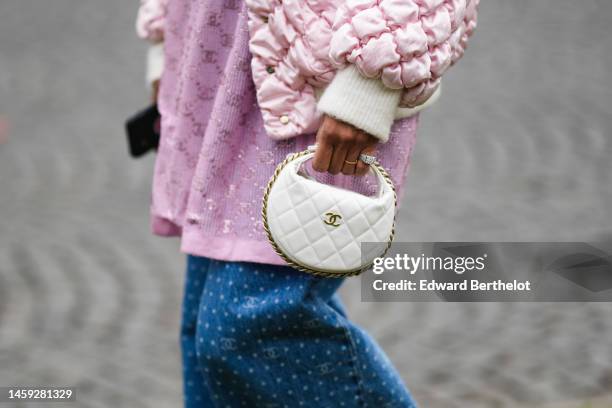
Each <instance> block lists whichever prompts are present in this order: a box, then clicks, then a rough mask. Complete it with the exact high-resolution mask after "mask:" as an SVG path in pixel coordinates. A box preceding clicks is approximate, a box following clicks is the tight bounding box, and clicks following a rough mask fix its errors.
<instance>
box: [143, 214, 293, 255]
mask: <svg viewBox="0 0 612 408" xmlns="http://www.w3.org/2000/svg"><path fill="white" fill-rule="evenodd" d="M151 226H152V231H153V233H154V234H155V235H158V236H163V237H180V238H181V252H183V253H186V254H189V255H194V256H201V257H205V258H210V259H216V260H220V261H227V262H255V263H261V264H267V265H279V266H287V262H285V261H284V260H283V259H282V258H281V257H280V256H279V255H278V254H277V253H276V252H274V249H273V248H272V246H271V245H270V243H269V242H268V241H267V240H265V241H264V240H254V239H239V238H236V237H218V236H207V235H205V234H203V233H202V231H201V230H200V227H199V226H197V225H194V226H193V227H190V226H189V225H187V226H186V227H184V228H181V227H179V226H178V225H176V224H175V223H174V222H172V221H170V220H168V219H166V218H163V217H160V216H157V215H152V220H151Z"/></svg>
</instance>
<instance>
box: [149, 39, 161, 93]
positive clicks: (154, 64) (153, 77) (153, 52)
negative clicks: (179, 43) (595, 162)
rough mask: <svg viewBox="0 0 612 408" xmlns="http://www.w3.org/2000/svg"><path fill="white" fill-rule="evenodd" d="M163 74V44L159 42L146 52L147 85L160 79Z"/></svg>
mask: <svg viewBox="0 0 612 408" xmlns="http://www.w3.org/2000/svg"><path fill="white" fill-rule="evenodd" d="M163 72H164V43H163V42H160V43H157V44H153V45H151V46H150V47H149V51H148V52H147V77H146V80H147V85H149V86H151V85H152V84H153V82H155V81H157V80H158V79H160V78H161V76H162V73H163Z"/></svg>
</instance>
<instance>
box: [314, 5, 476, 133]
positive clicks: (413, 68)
mask: <svg viewBox="0 0 612 408" xmlns="http://www.w3.org/2000/svg"><path fill="white" fill-rule="evenodd" d="M479 2H480V0H343V2H342V3H341V4H340V6H339V7H338V9H337V11H336V15H335V18H334V23H333V26H332V30H333V32H332V38H331V43H330V51H329V59H330V61H331V63H332V65H334V66H335V67H336V68H338V70H339V72H338V75H336V77H335V78H334V80H333V81H332V83H331V84H330V85H329V87H328V88H327V89H326V91H325V93H324V94H323V96H322V98H321V100H320V101H319V105H318V107H319V109H320V110H321V111H322V112H324V113H327V114H329V115H331V116H334V117H337V118H339V119H341V120H344V121H345V122H348V123H351V124H353V125H355V126H357V127H359V128H361V129H363V130H366V131H367V132H369V133H370V134H372V135H374V136H376V137H378V138H379V139H381V140H382V141H386V140H387V137H388V134H389V131H390V128H391V125H392V123H393V120H394V117H395V113H396V109H397V107H398V106H400V107H405V108H416V107H419V106H421V105H423V104H424V103H426V102H427V101H428V100H429V99H430V98H432V96H434V95H436V96H435V97H437V95H438V93H439V92H438V88H439V86H440V81H441V78H442V76H443V75H444V74H445V72H446V71H447V70H448V69H449V68H450V67H451V66H452V65H453V64H454V63H455V62H457V61H458V60H459V59H460V58H461V57H462V56H463V53H464V51H465V48H466V46H467V43H468V39H469V37H470V36H471V35H472V33H473V32H474V29H475V28H476V22H477V9H478V4H479ZM339 101H342V103H339ZM373 101H374V102H373Z"/></svg>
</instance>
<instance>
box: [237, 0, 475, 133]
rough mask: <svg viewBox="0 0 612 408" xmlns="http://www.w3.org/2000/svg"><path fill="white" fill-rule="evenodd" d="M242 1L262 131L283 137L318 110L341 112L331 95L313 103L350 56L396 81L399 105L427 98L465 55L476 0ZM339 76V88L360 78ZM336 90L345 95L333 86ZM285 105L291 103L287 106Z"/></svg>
mask: <svg viewBox="0 0 612 408" xmlns="http://www.w3.org/2000/svg"><path fill="white" fill-rule="evenodd" d="M246 3H247V6H248V8H249V21H250V27H249V29H250V32H251V42H250V48H251V52H252V54H253V62H252V69H253V78H254V80H255V84H256V85H257V95H258V101H259V105H260V107H261V110H262V113H263V115H264V118H265V124H266V128H267V131H268V133H269V134H270V135H271V136H273V137H277V138H286V137H291V136H294V135H296V134H300V133H304V132H306V131H314V130H316V128H317V127H318V125H319V121H320V113H321V112H326V113H331V114H332V116H342V112H340V115H338V114H335V115H334V113H336V112H334V110H335V109H334V108H333V107H332V106H330V105H331V104H332V103H331V101H330V102H328V101H325V100H323V101H321V103H319V109H317V92H316V90H317V89H319V88H322V87H324V86H325V85H327V84H328V83H330V82H331V81H332V79H334V76H335V74H336V70H337V69H343V68H345V67H346V66H347V65H349V64H351V65H353V66H354V67H355V68H356V69H357V71H358V72H359V73H360V74H361V75H363V76H364V77H367V78H380V79H381V80H382V83H383V84H384V86H386V87H387V88H390V89H395V90H398V89H402V90H403V91H402V92H401V95H400V96H399V101H398V104H399V105H400V106H405V107H415V106H418V105H421V104H423V103H424V102H426V101H427V100H428V99H429V98H430V97H431V96H432V95H433V94H434V92H435V91H436V89H437V88H438V86H439V85H440V79H441V77H442V76H443V75H444V73H445V72H446V71H447V70H448V68H449V67H450V66H451V65H453V64H454V63H455V62H456V61H457V60H459V59H460V58H461V57H462V56H463V53H464V50H465V48H466V45H467V42H468V38H469V37H470V36H471V34H472V33H473V31H474V29H475V27H476V20H477V7H478V3H479V0H246ZM351 75H352V76H354V75H355V74H354V73H352V74H351ZM355 81H357V83H356V82H355ZM342 82H343V84H342V86H341V88H342V94H345V93H346V92H351V90H350V89H349V90H348V91H347V90H346V88H353V87H355V86H359V82H360V81H359V80H358V79H357V78H351V79H350V80H344V79H343V80H342ZM345 82H346V84H345ZM370 94H371V92H370ZM334 96H335V97H338V96H345V95H338V94H337V92H334ZM359 97H361V98H366V97H368V93H365V94H362V95H359ZM335 104H336V105H337V104H338V101H335ZM287 107H292V109H291V110H290V111H289V112H288V111H287ZM364 109H365V108H364ZM365 110H367V109H365ZM329 111H331V112H329ZM362 113H364V114H365V113H367V112H362ZM345 115H346V114H345ZM348 115H349V116H350V113H349V114H348ZM396 116H397V114H396ZM287 119H289V120H287ZM341 119H343V118H342V117H341ZM355 119H356V118H352V121H353V122H354V121H355ZM357 120H358V119H357ZM349 122H351V121H350V120H349ZM375 122H376V121H375ZM353 124H355V123H353ZM355 125H357V124H355ZM358 127H361V128H364V127H367V124H363V126H358ZM365 130H367V129H365ZM371 133H374V134H375V135H377V134H376V133H380V132H377V130H376V129H374V130H373V132H372V131H371ZM377 136H379V137H381V138H382V139H384V135H377Z"/></svg>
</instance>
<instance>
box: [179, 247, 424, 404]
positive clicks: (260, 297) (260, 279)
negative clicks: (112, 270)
mask: <svg viewBox="0 0 612 408" xmlns="http://www.w3.org/2000/svg"><path fill="white" fill-rule="evenodd" d="M341 283H342V280H339V279H321V278H317V277H314V276H311V275H307V274H303V273H299V272H296V271H295V270H293V269H291V268H289V267H284V266H274V265H259V264H253V263H238V262H223V261H216V260H210V259H208V258H201V257H195V256H189V257H188V261H187V278H186V283H185V296H184V300H183V321H182V327H181V346H182V352H183V369H184V388H185V393H184V395H185V407H187V408H196V407H231V408H233V407H249V408H251V407H264V408H284V407H287V408H293V407H317V408H327V407H329V408H332V407H333V408H336V407H347V408H351V407H375V408H414V407H415V406H416V405H415V403H414V401H413V399H412V398H411V396H410V394H409V393H408V391H407V390H406V388H405V386H404V385H403V383H402V381H401V379H400V377H399V375H398V373H397V372H396V371H395V369H394V368H393V367H392V366H391V364H390V362H389V360H388V358H387V357H386V356H385V354H384V353H383V351H382V350H381V349H380V348H379V346H378V345H377V344H376V343H375V342H374V341H373V340H372V339H371V338H370V337H369V336H368V335H367V334H366V333H365V332H364V331H363V330H361V329H360V328H359V327H357V326H355V325H354V324H353V323H351V322H350V321H349V320H348V319H347V317H346V314H345V312H344V310H343V308H342V305H341V304H340V301H339V299H338V297H337V295H336V294H335V292H336V290H337V289H338V287H339V286H340V284H341Z"/></svg>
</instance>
